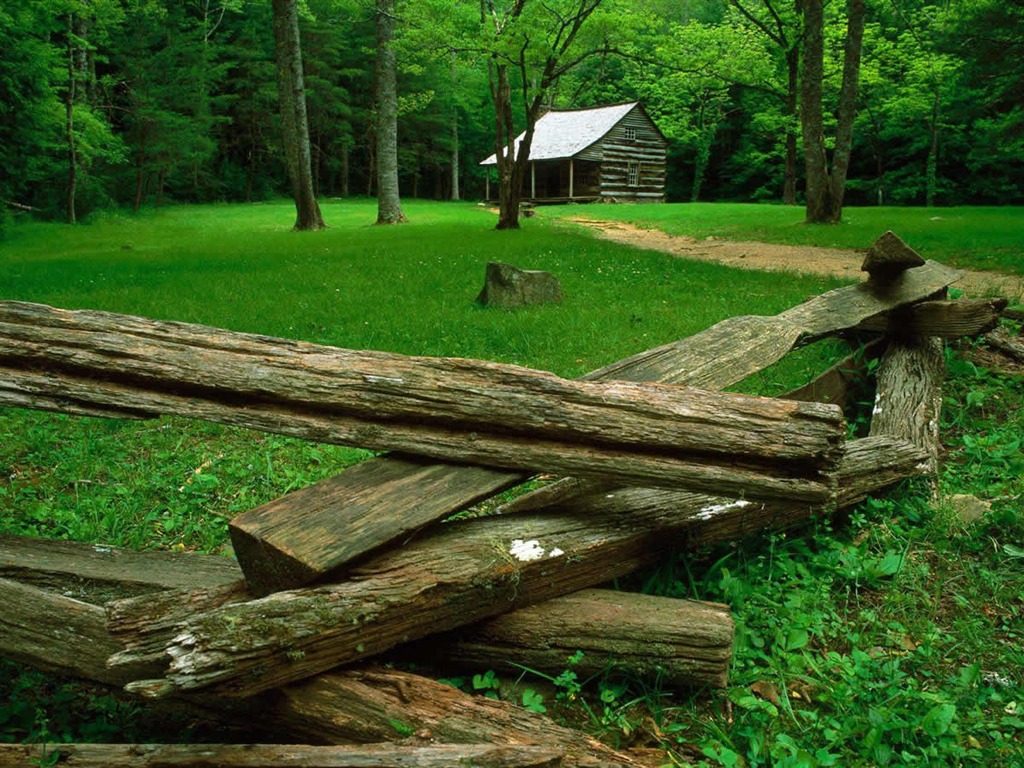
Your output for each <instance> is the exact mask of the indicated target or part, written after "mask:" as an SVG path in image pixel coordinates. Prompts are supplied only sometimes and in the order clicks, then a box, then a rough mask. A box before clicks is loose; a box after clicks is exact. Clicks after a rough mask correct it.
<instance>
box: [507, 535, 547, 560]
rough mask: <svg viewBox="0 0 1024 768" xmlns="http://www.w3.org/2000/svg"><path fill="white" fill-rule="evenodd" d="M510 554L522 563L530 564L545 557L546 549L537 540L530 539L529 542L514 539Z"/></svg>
mask: <svg viewBox="0 0 1024 768" xmlns="http://www.w3.org/2000/svg"><path fill="white" fill-rule="evenodd" d="M508 553H509V554H510V555H512V557H514V558H516V559H517V560H519V561H520V562H523V563H528V562H530V561H531V560H540V559H541V558H542V557H544V547H542V546H541V545H540V542H539V541H537V539H530V540H529V541H523V540H522V539H513V540H512V548H511V549H509V551H508Z"/></svg>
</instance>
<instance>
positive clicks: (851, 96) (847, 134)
mask: <svg viewBox="0 0 1024 768" xmlns="http://www.w3.org/2000/svg"><path fill="white" fill-rule="evenodd" d="M846 9H847V16H848V18H847V26H846V46H845V49H844V53H843V84H842V86H841V87H840V89H839V109H838V114H837V115H836V143H835V150H834V152H833V156H832V174H831V179H830V182H829V183H830V186H831V191H830V193H829V206H830V210H829V222H830V223H832V224H838V223H839V222H840V221H841V220H842V218H843V198H844V197H845V195H846V175H847V172H848V171H849V169H850V151H851V148H852V147H853V122H854V120H855V119H856V117H857V83H858V80H859V78H860V54H861V47H862V43H863V40H864V15H865V12H866V11H865V4H864V0H848V1H847V4H846Z"/></svg>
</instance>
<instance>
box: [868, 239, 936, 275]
mask: <svg viewBox="0 0 1024 768" xmlns="http://www.w3.org/2000/svg"><path fill="white" fill-rule="evenodd" d="M924 263H925V262H924V259H922V258H921V257H920V255H918V253H917V251H915V250H914V249H913V248H911V247H910V246H909V245H907V244H906V243H905V242H903V241H902V240H901V239H900V238H899V237H898V236H897V235H896V234H895V233H894V232H893V231H892V230H889V231H887V232H885V233H884V234H883V235H882V236H881V237H879V238H878V239H877V240H875V242H874V243H872V245H871V247H870V248H868V252H867V253H866V254H865V255H864V263H863V264H862V265H861V267H860V268H861V271H862V272H867V273H868V274H869V275H871V279H872V280H877V281H886V280H892V279H894V278H895V277H897V276H898V275H899V274H900V273H902V272H903V271H904V270H907V269H913V268H914V267H920V266H921V265H923V264H924Z"/></svg>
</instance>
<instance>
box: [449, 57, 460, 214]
mask: <svg viewBox="0 0 1024 768" xmlns="http://www.w3.org/2000/svg"><path fill="white" fill-rule="evenodd" d="M451 83H452V115H451V124H452V130H451V142H452V160H451V162H452V195H451V199H452V200H460V199H461V197H460V195H459V106H458V104H457V103H456V101H455V54H454V53H452V77H451Z"/></svg>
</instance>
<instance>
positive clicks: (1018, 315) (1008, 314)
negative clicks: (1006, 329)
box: [1003, 307, 1024, 322]
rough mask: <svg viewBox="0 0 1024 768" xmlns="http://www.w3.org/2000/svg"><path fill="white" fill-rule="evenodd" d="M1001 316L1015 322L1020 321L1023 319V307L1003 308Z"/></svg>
mask: <svg viewBox="0 0 1024 768" xmlns="http://www.w3.org/2000/svg"><path fill="white" fill-rule="evenodd" d="M1003 317H1005V318H1006V319H1007V320H1016V321H1017V322H1020V321H1022V320H1024V309H1015V308H1013V307H1011V308H1010V309H1004V310H1003Z"/></svg>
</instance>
